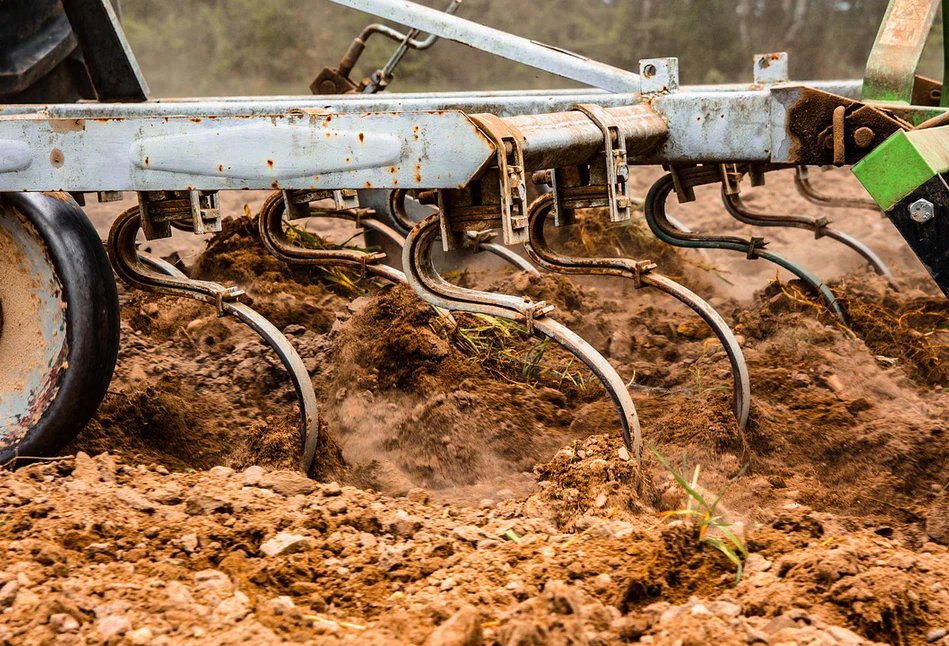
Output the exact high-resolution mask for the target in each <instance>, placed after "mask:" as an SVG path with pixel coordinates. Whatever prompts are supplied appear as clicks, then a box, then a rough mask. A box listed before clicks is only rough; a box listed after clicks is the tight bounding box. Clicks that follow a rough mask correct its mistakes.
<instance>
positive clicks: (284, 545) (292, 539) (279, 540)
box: [260, 533, 312, 556]
mask: <svg viewBox="0 0 949 646" xmlns="http://www.w3.org/2000/svg"><path fill="white" fill-rule="evenodd" d="M311 547H312V543H311V541H310V539H309V538H307V537H306V536H300V535H299V534H287V533H280V534H277V535H276V536H275V537H274V538H271V539H270V540H269V541H266V542H264V543H263V545H261V546H260V551H261V552H263V553H264V555H266V556H283V555H285V554H296V553H297V552H306V551H308V550H309V549H310V548H311Z"/></svg>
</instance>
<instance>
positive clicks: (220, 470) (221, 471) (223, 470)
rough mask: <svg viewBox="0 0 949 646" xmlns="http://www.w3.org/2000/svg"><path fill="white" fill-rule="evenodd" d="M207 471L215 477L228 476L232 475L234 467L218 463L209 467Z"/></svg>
mask: <svg viewBox="0 0 949 646" xmlns="http://www.w3.org/2000/svg"><path fill="white" fill-rule="evenodd" d="M208 473H210V474H211V475H212V476H214V477H215V478H229V477H230V476H232V475H234V469H232V468H230V467H225V466H220V465H219V466H216V467H212V468H211V469H209V470H208Z"/></svg>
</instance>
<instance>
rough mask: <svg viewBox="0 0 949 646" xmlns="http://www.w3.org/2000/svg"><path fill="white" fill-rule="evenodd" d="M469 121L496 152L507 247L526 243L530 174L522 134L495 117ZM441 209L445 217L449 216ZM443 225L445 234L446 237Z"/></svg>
mask: <svg viewBox="0 0 949 646" xmlns="http://www.w3.org/2000/svg"><path fill="white" fill-rule="evenodd" d="M470 119H471V120H472V121H473V122H474V123H475V125H476V126H478V127H479V128H480V129H481V131H482V132H483V133H484V134H485V136H487V137H488V139H489V140H490V141H491V143H492V144H494V147H495V149H496V150H497V157H496V159H497V173H498V190H499V192H500V194H499V197H500V216H501V232H502V236H503V240H504V244H506V245H515V244H520V243H522V242H524V241H525V240H527V207H528V204H527V175H526V170H525V167H524V148H523V143H522V142H523V140H524V137H523V135H522V134H521V133H520V132H518V131H517V129H515V128H513V127H511V126H510V125H508V124H506V123H505V122H504V120H503V119H501V118H500V117H496V116H494V115H493V114H476V115H471V116H470ZM439 208H440V210H442V217H443V218H444V219H447V217H448V215H447V214H446V213H445V212H444V210H443V209H441V200H440V201H439ZM445 227H446V223H445V222H443V223H442V235H443V236H444V235H446V234H447V231H446V230H445Z"/></svg>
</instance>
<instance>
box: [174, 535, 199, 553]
mask: <svg viewBox="0 0 949 646" xmlns="http://www.w3.org/2000/svg"><path fill="white" fill-rule="evenodd" d="M178 540H179V543H180V544H181V549H183V550H184V551H185V552H187V553H188V554H192V553H193V552H195V551H197V549H198V535H197V534H185V535H184V536H182V537H181V538H180V539H178Z"/></svg>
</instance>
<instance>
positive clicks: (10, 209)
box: [0, 193, 120, 465]
mask: <svg viewBox="0 0 949 646" xmlns="http://www.w3.org/2000/svg"><path fill="white" fill-rule="evenodd" d="M119 320H120V319H119V300H118V292H117V290H116V285H115V279H114V278H113V275H112V267H111V265H110V264H109V259H108V256H107V255H106V252H105V249H104V247H103V246H102V241H101V240H100V239H99V236H98V234H97V233H96V230H95V228H94V227H93V226H92V223H91V222H90V221H89V219H88V218H87V217H86V215H85V213H84V212H83V211H82V209H81V208H80V207H79V205H78V204H77V203H76V202H75V201H74V200H73V199H72V198H71V197H70V196H69V195H67V194H65V193H4V194H2V195H0V465H3V464H8V463H10V462H11V461H14V460H18V459H23V460H24V461H29V458H31V457H39V456H47V455H52V454H54V453H56V452H57V451H59V450H60V449H61V448H62V447H63V446H65V445H66V444H68V443H69V441H70V440H72V439H73V438H74V437H75V436H76V435H77V434H78V433H79V431H80V430H82V428H83V427H84V426H85V425H86V423H87V422H88V421H89V420H90V419H91V418H92V416H93V415H94V414H95V412H96V409H97V408H98V406H99V404H100V403H101V401H102V399H103V398H104V397H105V394H106V391H107V390H108V387H109V382H110V381H111V379H112V372H113V370H114V369H115V362H116V357H117V356H118V349H119Z"/></svg>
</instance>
